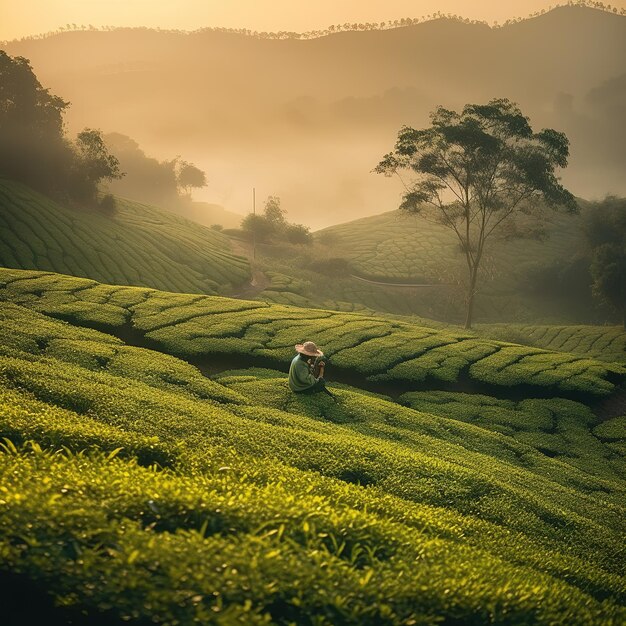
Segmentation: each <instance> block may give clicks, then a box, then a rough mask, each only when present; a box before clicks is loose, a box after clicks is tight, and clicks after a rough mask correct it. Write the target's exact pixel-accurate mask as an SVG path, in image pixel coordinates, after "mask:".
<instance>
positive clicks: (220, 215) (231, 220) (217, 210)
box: [168, 202, 244, 228]
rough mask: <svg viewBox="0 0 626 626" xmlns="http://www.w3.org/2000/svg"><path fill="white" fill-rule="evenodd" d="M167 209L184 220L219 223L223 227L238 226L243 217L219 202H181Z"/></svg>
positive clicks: (202, 223) (210, 224)
mask: <svg viewBox="0 0 626 626" xmlns="http://www.w3.org/2000/svg"><path fill="white" fill-rule="evenodd" d="M168 209H169V210H170V211H171V212H172V213H176V214H177V215H180V216H181V217H183V218H185V219H186V220H189V221H191V222H195V223H196V224H201V225H202V226H213V224H220V225H221V226H223V227H224V228H239V226H240V224H241V220H242V219H243V217H244V216H243V215H240V214H238V213H233V212H232V211H229V210H228V209H225V208H224V207H223V206H221V205H220V204H211V203H209V202H188V203H185V202H183V203H180V204H176V205H174V206H169V207H168Z"/></svg>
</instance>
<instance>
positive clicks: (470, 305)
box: [465, 265, 478, 329]
mask: <svg viewBox="0 0 626 626" xmlns="http://www.w3.org/2000/svg"><path fill="white" fill-rule="evenodd" d="M477 279H478V265H474V267H473V268H472V269H471V270H470V281H469V287H468V290H467V309H466V314H465V328H467V329H470V328H471V327H472V318H473V316H474V299H475V296H476V282H477Z"/></svg>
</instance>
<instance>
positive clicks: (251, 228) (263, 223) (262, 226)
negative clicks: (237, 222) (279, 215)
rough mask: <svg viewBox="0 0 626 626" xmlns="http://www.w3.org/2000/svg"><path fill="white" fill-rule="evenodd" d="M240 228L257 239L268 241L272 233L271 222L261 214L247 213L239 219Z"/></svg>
mask: <svg viewBox="0 0 626 626" xmlns="http://www.w3.org/2000/svg"><path fill="white" fill-rule="evenodd" d="M241 230H243V231H244V232H246V233H249V234H250V235H251V236H252V235H253V236H254V237H255V238H256V240H257V241H268V240H269V239H270V237H271V236H272V235H273V234H274V228H273V226H272V224H270V223H269V222H268V221H267V218H266V217H264V216H263V215H255V214H254V213H248V215H246V216H245V217H244V218H243V220H242V221H241Z"/></svg>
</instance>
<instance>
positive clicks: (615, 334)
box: [476, 324, 626, 363]
mask: <svg viewBox="0 0 626 626" xmlns="http://www.w3.org/2000/svg"><path fill="white" fill-rule="evenodd" d="M476 330H477V331H478V332H479V333H480V334H484V335H485V336H487V337H498V338H499V339H502V340H503V341H513V342H515V343H521V344H524V345H530V346H537V347H538V348H545V349H547V350H558V351H560V352H571V353H573V354H586V355H588V356H590V357H593V358H595V359H600V360H601V361H615V362H617V363H626V330H625V329H624V327H623V326H586V325H581V326H562V325H558V324H554V325H547V326H546V325H531V324H489V325H485V326H478V327H477V328H476Z"/></svg>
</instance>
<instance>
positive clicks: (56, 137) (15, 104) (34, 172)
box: [0, 50, 72, 192]
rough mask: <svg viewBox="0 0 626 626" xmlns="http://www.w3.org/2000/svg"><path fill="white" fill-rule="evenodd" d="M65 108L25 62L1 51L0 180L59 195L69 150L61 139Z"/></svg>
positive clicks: (69, 158)
mask: <svg viewBox="0 0 626 626" xmlns="http://www.w3.org/2000/svg"><path fill="white" fill-rule="evenodd" d="M68 106H69V103H68V102H66V101H65V100H63V99H62V98H60V97H58V96H55V95H54V94H51V93H50V91H49V90H48V89H45V88H44V87H42V85H41V83H40V82H39V81H38V80H37V77H36V76H35V73H34V72H33V68H32V67H31V65H30V62H29V61H28V59H25V58H24V57H19V56H17V57H10V56H9V55H8V54H7V53H6V52H4V51H2V50H0V175H1V176H5V177H7V178H12V179H14V180H19V181H22V182H24V183H27V184H29V185H32V186H33V187H36V188H37V189H39V190H41V191H46V192H59V191H61V190H63V186H64V184H65V180H66V175H65V173H66V171H67V170H68V168H69V166H70V164H71V161H72V150H71V147H70V145H69V143H68V142H67V141H66V140H65V138H64V134H63V114H64V112H65V109H66V108H67V107H68Z"/></svg>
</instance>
